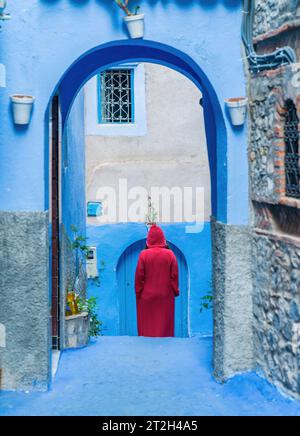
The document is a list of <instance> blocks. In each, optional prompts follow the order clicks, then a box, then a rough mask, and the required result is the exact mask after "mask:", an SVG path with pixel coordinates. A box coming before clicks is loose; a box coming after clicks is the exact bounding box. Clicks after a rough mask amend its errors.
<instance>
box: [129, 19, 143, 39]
mask: <svg viewBox="0 0 300 436" xmlns="http://www.w3.org/2000/svg"><path fill="white" fill-rule="evenodd" d="M144 18H145V15H144V14H137V15H129V16H128V17H124V21H125V23H126V26H127V29H128V32H129V35H130V38H143V37H144V31H145V22H144Z"/></svg>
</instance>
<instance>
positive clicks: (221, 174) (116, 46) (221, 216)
mask: <svg viewBox="0 0 300 436" xmlns="http://www.w3.org/2000/svg"><path fill="white" fill-rule="evenodd" d="M126 62H150V63H156V64H160V65H164V66H166V67H169V68H172V69H174V70H176V71H178V72H180V73H182V74H183V75H185V76H186V77H188V78H189V79H190V80H191V81H192V82H193V83H194V84H195V85H196V86H197V87H198V88H199V89H200V90H201V92H202V94H203V109H204V119H205V129H206V137H207V147H208V157H209V165H210V174H211V197H212V198H211V200H212V214H213V216H215V217H216V218H217V219H218V220H220V221H222V222H227V131H226V125H225V120H224V116H223V112H222V108H221V105H220V102H219V99H218V96H217V94H216V92H215V90H214V87H213V86H212V84H211V82H210V80H209V79H208V77H207V75H206V74H205V72H204V71H203V70H202V69H201V68H200V66H199V65H198V64H197V63H196V62H195V61H194V60H193V59H192V58H191V57H190V56H188V55H186V54H185V53H183V52H182V51H180V50H178V49H176V48H174V47H171V46H169V45H166V44H163V43H159V42H155V41H148V40H121V41H114V42H110V43H107V44H103V45H99V46H97V47H94V48H93V49H91V50H89V51H87V52H86V53H84V54H83V55H82V56H80V57H79V58H78V59H77V60H76V61H75V62H74V63H73V64H72V65H71V66H70V67H69V68H68V70H67V71H66V72H65V73H64V75H63V77H62V79H61V80H60V82H59V84H58V85H57V86H56V88H55V90H54V92H53V95H55V94H56V93H59V95H60V103H61V114H62V123H63V126H65V125H66V122H67V119H68V115H69V113H70V109H71V106H72V104H73V102H74V100H75V98H76V96H77V94H78V92H79V91H80V89H81V88H82V86H83V85H84V84H85V83H86V82H87V81H88V80H89V79H90V78H91V77H93V76H94V75H95V74H96V73H97V72H99V71H101V70H105V69H107V68H109V67H111V66H113V65H116V64H120V63H126Z"/></svg>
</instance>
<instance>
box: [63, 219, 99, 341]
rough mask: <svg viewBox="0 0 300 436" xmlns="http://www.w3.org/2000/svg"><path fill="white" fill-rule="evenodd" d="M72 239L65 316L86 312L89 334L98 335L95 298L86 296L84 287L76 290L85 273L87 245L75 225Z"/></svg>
mask: <svg viewBox="0 0 300 436" xmlns="http://www.w3.org/2000/svg"><path fill="white" fill-rule="evenodd" d="M71 230H72V233H73V240H72V242H71V250H72V251H73V253H74V258H75V274H73V275H72V278H69V283H68V286H67V295H66V316H70V315H78V314H80V313H84V312H87V313H88V315H89V319H90V330H89V336H90V337H91V336H94V337H96V336H99V335H100V334H101V325H102V323H101V321H100V320H99V319H98V314H97V299H96V298H95V297H90V298H87V297H86V287H84V288H83V289H82V290H81V292H80V291H79V292H78V289H77V286H76V282H77V280H78V277H79V276H80V274H83V271H84V274H85V262H86V259H87V256H88V251H89V247H88V246H87V238H86V237H85V236H82V235H80V234H79V233H78V229H77V228H76V227H75V226H73V225H72V226H71ZM95 283H96V284H97V286H99V283H100V282H99V279H98V278H97V279H95Z"/></svg>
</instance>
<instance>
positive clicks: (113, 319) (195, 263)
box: [87, 223, 212, 335]
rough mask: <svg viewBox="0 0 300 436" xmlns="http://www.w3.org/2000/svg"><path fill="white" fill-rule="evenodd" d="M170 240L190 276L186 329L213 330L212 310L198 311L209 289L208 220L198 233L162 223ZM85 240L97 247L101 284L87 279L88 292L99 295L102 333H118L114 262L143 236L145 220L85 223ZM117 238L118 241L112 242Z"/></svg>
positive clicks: (177, 225) (206, 333) (203, 332)
mask: <svg viewBox="0 0 300 436" xmlns="http://www.w3.org/2000/svg"><path fill="white" fill-rule="evenodd" d="M161 227H162V228H163V230H164V232H165V234H166V238H167V240H168V241H169V242H172V243H173V244H174V245H175V246H176V247H177V248H179V249H180V250H181V251H182V253H183V254H184V256H185V258H186V262H187V265H188V269H189V278H190V297H189V302H188V306H189V333H190V334H191V335H195V334H201V335H209V334H212V314H211V311H204V312H203V313H200V301H201V296H204V295H206V294H207V293H208V292H209V291H210V289H211V236H210V223H205V226H204V230H203V231H202V232H201V233H197V234H187V233H185V224H184V223H180V224H163V225H162V226H161ZM87 236H88V244H89V245H91V246H96V247H97V254H98V268H99V273H100V282H101V285H100V287H98V286H96V285H95V284H94V283H93V282H92V281H90V283H89V295H90V296H91V295H94V296H96V297H97V299H98V314H99V318H100V319H101V320H102V322H103V334H104V335H118V334H119V306H118V284H117V265H118V261H119V258H120V257H121V255H122V254H123V253H124V251H125V250H126V249H127V248H128V247H129V246H130V245H132V244H133V243H134V242H136V241H139V240H141V239H144V238H146V236H147V229H146V226H145V225H144V224H135V223H129V224H110V225H102V226H88V228H87ZM115 241H117V244H116V243H115Z"/></svg>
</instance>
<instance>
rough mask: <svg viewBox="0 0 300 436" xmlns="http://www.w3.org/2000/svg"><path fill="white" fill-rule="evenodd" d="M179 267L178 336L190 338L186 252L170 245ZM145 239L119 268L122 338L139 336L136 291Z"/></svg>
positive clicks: (131, 248)
mask: <svg viewBox="0 0 300 436" xmlns="http://www.w3.org/2000/svg"><path fill="white" fill-rule="evenodd" d="M168 244H169V247H170V249H171V250H172V251H173V252H174V254H175V256H176V258H177V261H178V267H179V289H180V296H179V297H177V298H176V299H175V336H176V337H180V338H184V337H187V336H188V294H189V278H188V267H187V262H186V260H185V257H184V255H183V253H182V252H181V251H180V250H179V249H178V248H177V247H176V246H175V245H174V244H172V243H170V242H168ZM145 246H146V240H145V239H142V240H140V241H137V242H135V243H134V244H132V245H130V246H129V247H128V248H127V249H126V250H125V251H124V253H123V254H122V255H121V257H120V259H119V262H118V266H117V282H118V303H119V321H120V324H119V325H120V335H121V336H137V334H138V332H137V314H136V297H135V291H134V278H135V270H136V266H137V262H138V257H139V254H140V252H141V251H142V250H143V249H144V248H145Z"/></svg>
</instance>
